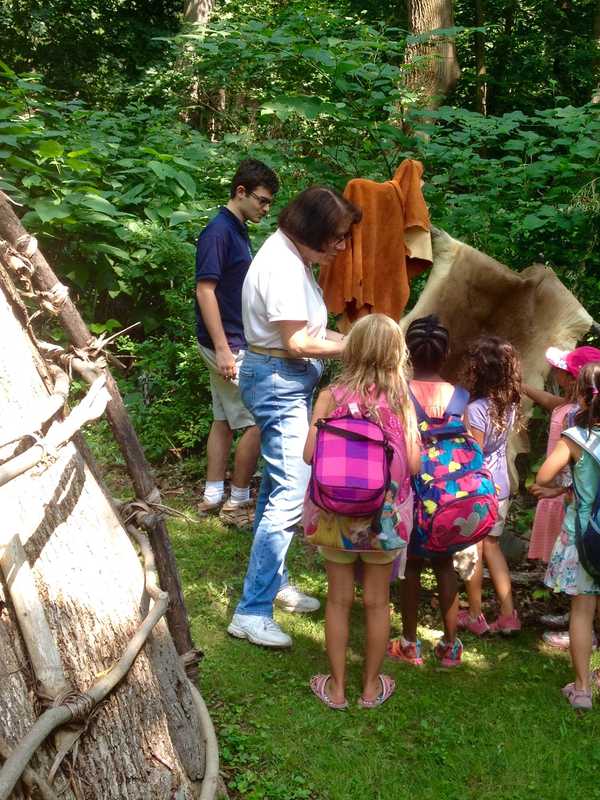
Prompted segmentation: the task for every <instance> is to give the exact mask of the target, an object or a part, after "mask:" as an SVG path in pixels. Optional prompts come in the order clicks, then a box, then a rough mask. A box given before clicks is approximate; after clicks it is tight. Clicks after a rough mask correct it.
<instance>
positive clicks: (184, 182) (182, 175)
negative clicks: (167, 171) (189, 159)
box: [175, 170, 196, 197]
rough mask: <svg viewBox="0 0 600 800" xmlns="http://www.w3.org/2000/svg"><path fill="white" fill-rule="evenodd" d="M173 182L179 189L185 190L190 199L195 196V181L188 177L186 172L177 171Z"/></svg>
mask: <svg viewBox="0 0 600 800" xmlns="http://www.w3.org/2000/svg"><path fill="white" fill-rule="evenodd" d="M175 180H176V181H177V183H178V184H179V185H180V186H181V187H183V188H184V189H185V191H186V192H187V193H188V194H189V196H190V197H195V196H196V181H195V180H194V179H193V178H192V177H191V175H188V174H187V172H181V171H180V170H178V171H177V172H176V173H175Z"/></svg>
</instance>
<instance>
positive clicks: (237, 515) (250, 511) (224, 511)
mask: <svg viewBox="0 0 600 800" xmlns="http://www.w3.org/2000/svg"><path fill="white" fill-rule="evenodd" d="M255 511H256V509H255V507H254V501H253V500H247V501H244V502H243V503H234V502H232V500H231V499H229V500H226V501H225V502H224V503H223V505H222V506H221V511H220V512H219V519H220V520H221V522H222V523H224V524H225V525H233V526H234V527H236V528H250V529H252V526H253V525H254V513H255Z"/></svg>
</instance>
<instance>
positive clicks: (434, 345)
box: [406, 314, 450, 373]
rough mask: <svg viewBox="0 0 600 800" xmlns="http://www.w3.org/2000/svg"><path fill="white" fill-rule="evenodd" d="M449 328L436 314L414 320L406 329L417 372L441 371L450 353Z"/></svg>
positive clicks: (411, 356)
mask: <svg viewBox="0 0 600 800" xmlns="http://www.w3.org/2000/svg"><path fill="white" fill-rule="evenodd" d="M449 344H450V342H449V336H448V330H447V328H444V326H443V325H440V321H439V319H438V318H437V316H436V315H435V314H430V315H429V316H428V317H420V318H419V319H415V320H413V321H412V322H411V323H410V325H409V326H408V329H407V331H406V345H407V347H408V349H409V351H410V360H411V361H412V365H413V369H415V370H416V371H417V372H425V373H427V372H429V373H435V372H439V370H440V369H441V367H442V365H443V363H444V361H445V360H446V357H447V355H448V347H449Z"/></svg>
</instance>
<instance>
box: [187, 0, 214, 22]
mask: <svg viewBox="0 0 600 800" xmlns="http://www.w3.org/2000/svg"><path fill="white" fill-rule="evenodd" d="M213 7H214V0H185V2H184V4H183V18H184V20H185V21H186V22H191V23H195V24H199V25H206V23H207V22H208V20H209V19H210V15H211V13H212V10H213Z"/></svg>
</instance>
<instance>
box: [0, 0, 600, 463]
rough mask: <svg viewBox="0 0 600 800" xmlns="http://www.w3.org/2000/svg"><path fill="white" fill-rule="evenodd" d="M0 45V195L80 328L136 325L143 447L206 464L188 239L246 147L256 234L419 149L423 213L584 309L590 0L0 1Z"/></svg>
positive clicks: (596, 205)
mask: <svg viewBox="0 0 600 800" xmlns="http://www.w3.org/2000/svg"><path fill="white" fill-rule="evenodd" d="M184 12H185V13H184ZM419 14H420V15H421V16H420V17H419ZM198 20H200V22H198ZM428 20H431V21H433V22H431V24H430V25H429V27H432V26H434V27H436V28H437V29H438V30H437V34H436V35H434V36H432V35H430V34H427V33H423V32H422V30H423V28H424V29H425V30H428V28H427V21H428ZM436 20H437V24H436ZM440 20H441V21H442V30H441V31H440V30H439V28H440V24H439V21H440ZM201 22H206V23H207V26H203V25H202V24H201ZM419 25H420V26H421V29H420V30H419ZM0 42H1V50H0V52H1V58H2V61H1V62H0V188H2V189H3V190H4V191H5V192H6V193H7V194H8V195H9V196H10V197H11V198H12V200H13V201H14V202H15V203H18V204H20V205H19V206H18V211H19V214H20V215H21V216H22V218H23V222H24V224H25V225H26V227H27V228H28V229H29V230H30V231H31V232H33V233H34V234H35V235H36V236H37V237H38V239H39V240H40V244H41V247H42V249H43V251H44V253H45V254H46V256H47V257H48V259H49V261H50V263H51V264H53V266H54V267H55V269H56V271H57V273H58V274H59V275H60V277H61V279H62V280H64V281H66V282H68V284H69V285H70V287H71V295H72V297H73V299H74V300H75V302H76V303H77V304H78V305H79V307H80V309H81V311H82V314H83V316H84V318H85V319H86V320H87V321H89V322H90V323H92V325H91V327H92V330H93V331H94V333H96V334H101V333H103V332H107V333H114V332H116V331H119V330H120V329H123V328H125V327H127V326H129V325H131V324H133V323H135V322H140V323H141V325H139V326H138V327H137V328H135V329H134V330H132V331H131V332H130V333H129V334H127V335H126V336H124V337H121V338H120V339H119V340H118V344H119V350H120V352H121V354H122V356H123V360H125V355H127V356H130V360H127V363H128V364H130V366H129V368H128V370H127V371H126V372H122V373H121V374H120V375H119V376H118V377H119V381H120V384H121V388H122V391H123V393H124V396H125V401H126V404H127V406H128V408H129V410H130V413H131V414H132V415H133V418H134V422H135V425H136V427H137V429H138V431H139V434H140V436H141V439H142V442H143V444H144V446H145V448H146V450H147V453H148V455H149V457H150V458H151V459H152V460H154V461H155V462H157V461H160V460H164V459H173V458H178V459H181V458H184V457H187V456H191V457H192V458H191V459H188V460H187V461H186V463H188V464H189V470H190V473H191V474H198V475H199V474H200V473H201V467H202V461H201V454H202V450H203V448H202V445H203V443H204V441H205V438H206V435H207V433H208V427H209V423H210V412H209V393H208V385H207V375H206V373H205V371H204V370H203V369H202V367H201V363H200V360H199V358H198V356H197V351H196V345H195V338H194V323H193V305H192V298H193V292H194V284H193V270H194V242H195V238H196V236H197V234H198V232H199V230H200V229H201V228H202V227H203V225H204V224H205V223H206V222H207V221H208V219H209V218H210V217H211V216H212V215H213V214H214V213H215V211H216V210H217V208H218V207H219V205H220V204H221V203H224V202H225V201H226V199H227V192H228V181H229V180H230V177H231V175H232V174H233V172H234V169H235V166H236V163H237V162H238V161H239V160H240V159H242V158H244V157H246V156H254V157H257V158H260V159H263V160H265V161H266V162H267V163H268V164H270V165H271V166H272V167H273V168H274V169H275V170H276V171H277V172H278V174H279V176H280V178H281V183H282V189H281V192H280V194H279V196H278V198H277V202H276V207H275V208H274V209H273V212H272V214H271V216H270V218H268V220H267V221H266V222H263V224H261V225H260V226H258V227H256V228H253V230H252V232H251V234H252V239H253V242H254V246H255V247H258V246H259V245H260V243H261V242H262V240H263V239H264V238H265V237H266V236H267V235H268V234H269V233H270V232H271V231H272V230H273V229H274V227H275V224H276V216H277V211H278V210H279V209H280V208H281V207H282V206H283V205H284V204H285V203H286V201H287V200H288V199H289V198H290V197H291V196H293V195H294V194H295V193H296V192H297V191H299V190H300V189H302V188H304V187H306V186H307V185H310V184H312V183H326V184H330V185H334V186H336V187H337V188H339V189H340V190H341V189H343V187H344V185H345V183H346V182H347V180H349V179H350V178H353V177H356V176H362V177H368V178H372V179H374V180H385V179H387V178H389V177H390V175H391V174H392V173H393V171H394V168H395V166H396V165H397V164H398V163H399V162H400V161H401V160H402V159H403V158H406V157H414V158H418V159H421V160H422V161H423V162H424V164H425V170H426V174H425V177H426V186H425V193H426V198H427V201H428V203H429V207H430V210H431V217H432V221H433V223H434V224H435V225H436V226H438V227H441V228H443V229H445V230H446V231H448V232H449V233H450V234H451V235H452V236H454V237H456V238H459V239H462V240H464V241H466V242H468V243H470V244H472V245H474V246H475V247H478V248H480V249H482V250H484V251H485V252H486V253H488V254H490V255H492V256H494V257H495V258H497V259H499V260H500V261H503V262H504V263H506V264H508V265H510V266H511V267H513V268H515V269H519V268H522V267H525V266H527V265H529V264H530V263H532V262H533V261H536V260H537V261H539V260H541V261H543V262H544V263H547V264H549V265H551V266H552V267H553V268H554V269H556V271H557V272H558V274H559V275H560V277H561V278H562V279H563V281H564V282H565V283H566V284H567V286H568V287H569V288H570V289H572V290H573V291H574V292H575V293H576V295H577V296H578V297H579V299H580V300H581V301H582V302H583V304H584V305H585V306H586V307H587V308H588V310H589V311H590V312H591V313H592V315H594V316H595V317H596V318H599V317H600V293H599V292H598V283H599V280H600V251H599V249H598V237H599V233H600V225H599V222H600V182H599V168H598V162H599V158H600V113H599V112H600V104H597V103H595V102H594V101H597V100H598V99H600V95H599V91H598V86H599V83H600V79H599V66H600V47H599V43H600V0H558V1H557V0H525V1H524V2H521V1H520V0H495V2H491V1H490V0H488V2H485V0H457V2H455V3H454V4H452V3H451V2H450V0H411V1H410V2H408V3H406V4H403V3H402V2H386V0H381V1H380V2H375V1H374V0H360V1H359V0H344V1H343V2H336V3H333V2H331V3H327V2H314V1H313V0H302V1H301V2H299V1H298V0H254V1H253V2H246V0H222V1H221V2H218V3H216V4H215V5H214V7H213V4H212V3H211V2H208V0H188V2H187V3H186V4H185V6H184V7H182V6H181V3H179V2H175V1H174V0H173V1H171V0H146V1H145V2H127V3H125V2H121V0H89V1H88V0H85V1H84V0H48V1H47V2H44V3H42V2H39V0H1V1H0ZM432 54H433V55H432ZM440 55H441V56H442V58H441V59H439V56H440ZM436 58H437V59H438V61H437V63H438V64H441V65H442V67H443V68H444V69H446V75H445V76H444V75H440V74H439V73H440V70H438V71H437V73H436V72H435V70H432V64H433V65H435V64H436ZM432 59H433V61H432ZM448 68H449V69H448ZM459 69H460V74H459ZM423 109H426V112H424V110H423ZM418 288H419V284H417V287H416V289H417V290H418ZM46 333H47V335H48V336H52V335H54V336H55V337H57V338H60V337H61V334H60V331H59V330H58V329H56V330H54V329H49V330H47V331H46ZM194 456H196V457H198V456H200V460H198V458H194Z"/></svg>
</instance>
